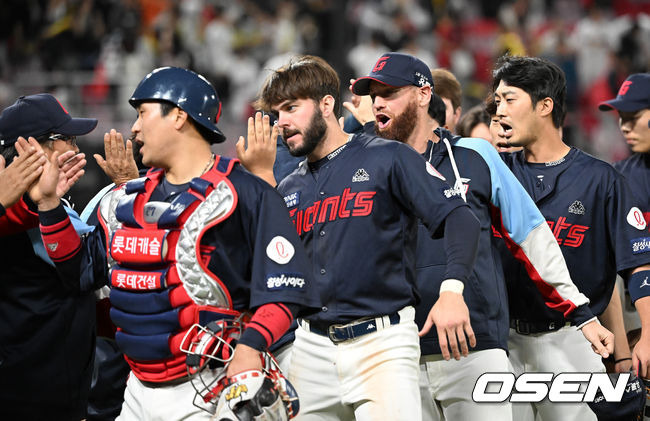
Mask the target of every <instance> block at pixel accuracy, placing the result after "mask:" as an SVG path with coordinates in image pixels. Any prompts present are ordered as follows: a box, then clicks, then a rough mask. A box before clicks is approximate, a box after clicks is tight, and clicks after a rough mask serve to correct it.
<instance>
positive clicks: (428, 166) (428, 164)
mask: <svg viewBox="0 0 650 421" xmlns="http://www.w3.org/2000/svg"><path fill="white" fill-rule="evenodd" d="M425 166H426V169H427V172H428V173H429V175H432V176H434V177H437V178H439V179H441V180H442V181H447V179H446V178H445V177H444V176H443V175H442V174H440V173H439V172H438V170H436V169H435V168H433V165H431V162H429V161H427V162H426V164H425Z"/></svg>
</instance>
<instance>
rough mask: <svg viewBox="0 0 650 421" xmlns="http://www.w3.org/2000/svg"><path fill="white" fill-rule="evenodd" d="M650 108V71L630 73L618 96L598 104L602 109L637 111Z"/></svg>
mask: <svg viewBox="0 0 650 421" xmlns="http://www.w3.org/2000/svg"><path fill="white" fill-rule="evenodd" d="M645 108H650V73H635V74H633V75H630V76H629V77H628V78H627V79H625V82H623V84H622V85H621V88H620V89H619V90H618V94H617V95H616V98H614V99H610V100H609V101H603V102H601V103H600V104H598V109H599V110H600V111H610V110H618V111H624V112H635V111H639V110H643V109H645Z"/></svg>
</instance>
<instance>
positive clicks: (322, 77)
mask: <svg viewBox="0 0 650 421" xmlns="http://www.w3.org/2000/svg"><path fill="white" fill-rule="evenodd" d="M340 89H341V82H340V80H339V76H338V74H337V73H336V71H335V70H334V69H333V68H332V66H330V65H329V64H328V63H327V62H326V61H325V60H323V59H322V58H320V57H317V56H310V55H299V56H295V57H293V58H292V59H291V60H290V61H289V63H287V64H286V65H284V66H282V67H280V68H279V69H277V70H274V71H273V72H272V73H271V74H270V75H269V76H268V77H267V78H266V81H265V82H264V86H263V87H262V90H261V92H260V95H259V99H258V100H257V101H256V102H255V108H257V109H260V110H263V111H265V112H268V113H271V112H272V107H273V106H274V105H277V104H280V103H282V102H284V101H287V100H293V99H312V100H314V101H316V102H318V101H320V100H321V99H322V98H323V97H324V96H326V95H331V96H332V97H334V113H335V114H336V116H337V117H338V116H340V115H341V101H340Z"/></svg>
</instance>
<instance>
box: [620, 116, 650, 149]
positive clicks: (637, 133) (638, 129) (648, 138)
mask: <svg viewBox="0 0 650 421" xmlns="http://www.w3.org/2000/svg"><path fill="white" fill-rule="evenodd" d="M618 115H619V125H620V127H621V132H623V136H625V142H627V144H628V145H630V149H631V150H632V152H636V153H650V127H648V125H649V124H650V123H649V121H650V109H648V108H646V109H644V110H640V111H637V112H631V113H626V112H623V111H619V112H618Z"/></svg>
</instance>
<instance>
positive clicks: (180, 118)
mask: <svg viewBox="0 0 650 421" xmlns="http://www.w3.org/2000/svg"><path fill="white" fill-rule="evenodd" d="M171 113H173V114H172V118H173V119H174V128H176V129H177V130H180V129H181V128H182V127H183V125H185V123H186V122H187V119H188V118H189V115H188V114H187V113H186V112H185V111H183V110H182V109H180V108H178V107H175V108H174V109H173V110H172V111H171Z"/></svg>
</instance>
